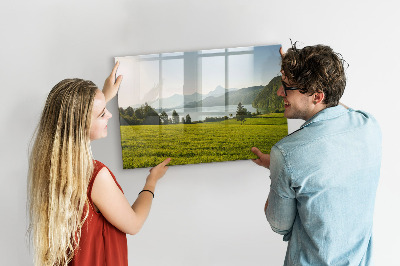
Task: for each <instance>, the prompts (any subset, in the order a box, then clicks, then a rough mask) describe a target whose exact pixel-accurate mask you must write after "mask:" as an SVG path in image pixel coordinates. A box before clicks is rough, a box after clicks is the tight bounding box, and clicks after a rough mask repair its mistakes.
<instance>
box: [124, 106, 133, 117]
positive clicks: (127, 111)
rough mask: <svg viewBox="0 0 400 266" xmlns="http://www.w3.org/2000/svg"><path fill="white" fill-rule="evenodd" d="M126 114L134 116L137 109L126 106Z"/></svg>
mask: <svg viewBox="0 0 400 266" xmlns="http://www.w3.org/2000/svg"><path fill="white" fill-rule="evenodd" d="M124 113H125V115H127V116H133V115H134V113H135V111H134V110H133V108H132V107H130V106H129V107H128V108H126V109H125V112H124Z"/></svg>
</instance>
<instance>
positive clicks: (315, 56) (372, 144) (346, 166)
mask: <svg viewBox="0 0 400 266" xmlns="http://www.w3.org/2000/svg"><path fill="white" fill-rule="evenodd" d="M280 52H281V56H282V68H281V73H282V86H281V87H280V88H279V89H278V92H277V94H278V95H279V96H281V97H282V98H283V101H284V104H285V113H284V115H285V117H286V118H296V119H303V120H305V121H306V122H305V123H304V124H303V125H302V126H301V127H300V129H299V130H297V131H295V132H293V133H291V134H289V135H288V136H286V137H285V138H283V139H282V140H281V141H279V142H278V143H276V144H275V145H274V146H273V147H272V149H271V154H270V155H269V154H263V153H261V151H260V150H259V149H257V148H256V147H253V148H252V151H253V153H255V154H256V155H257V156H258V159H256V160H254V162H255V163H257V164H258V165H261V166H264V167H267V168H269V169H270V178H271V187H270V192H269V195H268V200H267V202H266V205H265V213H266V216H267V220H268V222H269V223H270V225H271V228H272V230H273V231H275V232H276V233H278V234H282V235H284V237H283V240H284V241H289V243H288V248H287V252H286V257H285V263H284V265H335V266H337V265H370V264H371V249H372V220H373V209H374V202H375V193H376V188H377V185H378V179H379V172H380V162H381V133H380V129H379V126H378V123H377V122H376V120H375V119H374V118H373V117H372V116H371V115H370V114H368V113H365V112H361V111H354V110H352V109H350V108H347V107H345V106H344V105H341V104H339V99H340V98H341V97H342V95H343V92H344V89H345V85H346V77H345V73H344V66H343V63H344V60H343V59H342V58H341V56H340V55H339V54H337V53H335V52H334V51H333V50H332V49H331V48H330V47H328V46H323V45H316V46H308V47H304V48H303V49H298V48H296V44H294V45H293V46H292V48H290V49H288V51H287V53H286V54H283V53H282V48H281V50H280ZM360 93H362V91H361V90H360Z"/></svg>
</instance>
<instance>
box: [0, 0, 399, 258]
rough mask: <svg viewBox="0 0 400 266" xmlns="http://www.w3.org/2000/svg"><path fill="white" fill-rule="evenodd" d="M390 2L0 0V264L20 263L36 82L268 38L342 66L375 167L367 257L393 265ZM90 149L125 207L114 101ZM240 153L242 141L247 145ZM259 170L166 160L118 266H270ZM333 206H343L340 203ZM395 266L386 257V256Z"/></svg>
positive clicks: (394, 107)
mask: <svg viewBox="0 0 400 266" xmlns="http://www.w3.org/2000/svg"><path fill="white" fill-rule="evenodd" d="M396 8H397V6H396V5H395V1H383V0H381V1H357V2H356V1H344V0H343V1H342V0H341V1H317V0H312V1H265V0H264V1H261V0H247V1H236V0H235V1H232V0H231V1H228V0H221V1H215V0H203V1H193V0H186V1H183V0H174V1H172V0H165V1H155V0H147V1H122V0H118V1H68V2H67V1H54V0H47V1H2V2H1V3H0V36H1V37H0V38H1V39H0V40H1V41H0V76H1V79H0V80H1V83H0V88H1V99H2V101H1V104H0V106H1V115H0V125H1V131H0V134H1V135H0V136H1V137H0V141H1V143H0V144H1V146H0V147H1V155H0V163H1V170H2V173H1V174H0V176H1V181H2V183H1V186H0V190H1V191H0V204H1V205H0V206H1V213H2V214H1V221H0V235H1V240H0V241H1V242H0V265H31V254H30V251H29V249H28V248H27V244H26V238H25V232H26V222H27V218H26V210H25V204H26V173H27V157H28V156H27V147H28V144H29V141H30V137H31V136H32V134H33V130H34V128H35V126H36V124H37V122H38V119H39V115H40V112H41V110H42V107H43V104H44V101H45V98H46V96H47V94H48V92H49V90H50V89H51V88H52V87H53V86H54V85H55V84H56V83H57V82H58V81H59V80H61V79H64V78H67V77H81V78H85V79H90V80H93V81H94V82H95V83H96V84H98V85H99V86H102V84H103V81H104V79H105V77H106V76H107V75H108V73H109V71H110V70H111V68H112V66H113V57H114V56H123V55H133V54H144V53H152V52H167V51H183V50H197V49H209V48H221V47H234V46H251V45H263V44H277V43H282V44H283V46H284V47H285V48H287V47H288V46H289V45H290V41H289V38H292V39H293V40H297V41H300V42H301V43H302V44H304V45H314V44H318V43H322V44H327V45H330V46H331V47H333V48H334V50H336V51H338V52H340V53H342V55H343V56H344V58H345V59H346V60H347V61H348V62H349V63H350V68H349V69H348V71H347V73H348V86H347V89H346V92H345V95H344V97H343V98H342V101H343V102H344V103H345V104H347V105H349V106H351V107H353V108H354V109H362V110H366V111H368V112H370V113H372V114H373V115H375V116H376V118H377V119H378V121H379V122H380V124H381V127H382V131H383V161H382V171H381V180H380V184H379V188H378V195H377V201H376V210H375V219H374V222H375V224H374V231H375V261H376V265H395V264H396V263H395V262H396V261H397V256H396V254H397V253H398V250H399V248H400V245H399V242H398V239H399V238H400V234H399V231H398V221H399V218H400V217H399V209H400V208H399V203H400V196H399V195H400V193H399V192H398V187H399V185H400V182H399V177H400V174H399V171H398V159H399V155H398V151H399V150H400V145H399V140H398V132H396V129H397V128H398V126H396V124H398V122H397V121H398V113H399V111H400V109H399V107H398V106H399V104H398V103H397V101H398V100H399V98H400V97H399V96H400V94H399V86H398V81H397V79H398V77H399V73H400V67H399V59H400V58H399V53H398V44H399V34H398V25H400V21H399V19H398V18H395V16H398V14H397V12H396V10H397V9H396ZM109 109H110V110H111V112H112V113H114V119H112V120H111V121H110V124H109V137H108V138H107V139H104V140H100V141H97V142H95V143H93V147H92V148H93V153H94V155H95V157H96V158H97V159H98V160H101V161H103V162H104V163H106V164H107V165H108V166H109V167H110V168H111V169H112V171H113V172H114V174H115V175H116V176H117V178H118V180H119V182H120V184H121V185H122V187H123V189H124V191H125V194H126V195H127V197H128V199H129V200H130V201H131V202H132V201H133V200H134V199H135V197H136V195H137V193H138V192H139V191H140V189H141V188H142V185H143V183H144V178H145V176H146V175H147V171H148V170H147V169H137V170H122V159H121V146H120V136H119V128H118V121H117V120H118V119H116V118H117V102H116V100H113V101H112V102H111V103H110V106H109ZM249 148H250V147H249ZM268 175H269V173H268V172H267V171H265V170H264V169H261V168H259V167H257V166H256V165H255V164H253V163H252V162H251V161H237V162H227V163H215V164H201V165H189V166H174V167H171V168H170V169H169V170H168V173H167V175H166V176H165V178H164V179H163V180H162V181H161V182H160V184H159V187H158V189H157V191H156V198H155V200H154V205H153V209H152V211H151V214H150V217H149V220H148V222H147V223H146V225H145V226H144V228H143V230H142V231H141V232H140V233H139V234H138V235H137V236H133V237H132V236H129V237H128V246H129V261H130V263H131V264H132V265H281V264H282V263H283V258H284V255H285V249H286V244H285V243H283V242H282V241H281V237H280V236H278V235H276V234H274V233H273V232H272V231H271V229H270V228H269V225H268V223H267V221H266V220H265V217H264V215H263V211H262V210H263V207H264V202H265V200H266V197H267V195H268V187H269V178H268ZM344 207H345V206H344ZM397 263H398V261H397Z"/></svg>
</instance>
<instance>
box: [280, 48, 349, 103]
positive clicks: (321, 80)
mask: <svg viewBox="0 0 400 266" xmlns="http://www.w3.org/2000/svg"><path fill="white" fill-rule="evenodd" d="M344 64H346V65H347V67H348V64H347V62H346V61H345V60H344V59H343V57H342V55H341V54H339V53H335V52H334V51H333V50H332V48H330V47H329V46H325V45H320V44H319V45H315V46H306V47H304V48H302V49H298V48H297V47H296V42H295V43H293V44H292V47H291V48H289V49H288V51H287V52H286V54H284V56H283V58H282V70H283V72H284V73H285V76H286V77H287V78H288V80H289V82H290V83H292V84H295V85H296V87H298V88H302V89H300V92H301V93H309V94H310V95H312V94H314V93H315V92H323V93H324V94H325V99H324V102H323V103H324V104H326V105H327V107H332V106H336V105H338V104H339V100H340V98H341V97H342V95H343V93H344V88H345V87H346V75H345V71H344Z"/></svg>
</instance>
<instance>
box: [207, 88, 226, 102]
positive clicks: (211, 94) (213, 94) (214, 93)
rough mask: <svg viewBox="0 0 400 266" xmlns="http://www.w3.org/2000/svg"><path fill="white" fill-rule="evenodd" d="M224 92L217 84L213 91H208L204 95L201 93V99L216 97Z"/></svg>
mask: <svg viewBox="0 0 400 266" xmlns="http://www.w3.org/2000/svg"><path fill="white" fill-rule="evenodd" d="M224 94H225V88H224V87H222V86H220V85H218V86H217V87H216V88H215V89H214V90H213V91H210V92H209V93H207V94H206V95H203V99H205V98H207V97H218V96H221V95H224Z"/></svg>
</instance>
